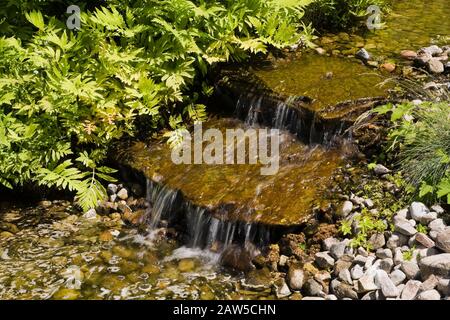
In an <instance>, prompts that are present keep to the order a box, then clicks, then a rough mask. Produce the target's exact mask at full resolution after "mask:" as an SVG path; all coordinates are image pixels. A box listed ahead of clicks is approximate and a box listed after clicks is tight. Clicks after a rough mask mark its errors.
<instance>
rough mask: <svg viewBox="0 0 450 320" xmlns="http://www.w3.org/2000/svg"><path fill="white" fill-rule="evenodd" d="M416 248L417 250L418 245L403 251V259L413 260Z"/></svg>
mask: <svg viewBox="0 0 450 320" xmlns="http://www.w3.org/2000/svg"><path fill="white" fill-rule="evenodd" d="M414 250H416V246H414V245H413V246H412V247H411V248H410V249H409V250H406V251H405V252H403V260H405V261H411V260H412V258H413V257H414Z"/></svg>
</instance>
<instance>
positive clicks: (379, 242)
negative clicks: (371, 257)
mask: <svg viewBox="0 0 450 320" xmlns="http://www.w3.org/2000/svg"><path fill="white" fill-rule="evenodd" d="M369 244H371V245H372V248H373V249H374V250H377V249H380V248H383V247H384V245H385V244H386V240H385V238H384V234H382V233H374V234H373V235H371V236H370V238H369Z"/></svg>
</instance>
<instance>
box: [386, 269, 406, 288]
mask: <svg viewBox="0 0 450 320" xmlns="http://www.w3.org/2000/svg"><path fill="white" fill-rule="evenodd" d="M389 277H390V278H391V280H392V282H393V283H394V284H395V285H396V286H398V285H399V284H401V283H403V281H405V279H406V275H405V273H404V272H403V271H401V270H399V269H397V270H394V271H392V272H391V274H390V275H389Z"/></svg>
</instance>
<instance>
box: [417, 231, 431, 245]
mask: <svg viewBox="0 0 450 320" xmlns="http://www.w3.org/2000/svg"><path fill="white" fill-rule="evenodd" d="M414 241H415V242H417V243H419V244H421V245H422V246H424V247H425V248H433V247H434V246H435V243H434V241H433V240H431V239H430V237H428V236H427V235H426V234H423V233H420V232H419V233H417V234H415V235H414Z"/></svg>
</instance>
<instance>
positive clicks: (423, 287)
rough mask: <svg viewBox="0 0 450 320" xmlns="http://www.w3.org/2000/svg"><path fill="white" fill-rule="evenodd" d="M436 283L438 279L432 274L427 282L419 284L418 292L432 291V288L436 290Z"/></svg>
mask: <svg viewBox="0 0 450 320" xmlns="http://www.w3.org/2000/svg"><path fill="white" fill-rule="evenodd" d="M438 283H439V278H438V277H436V276H435V275H434V274H432V275H431V276H429V277H428V279H427V280H425V281H424V282H423V283H422V284H421V286H420V290H421V291H427V290H433V289H434V288H436V286H437V285H438Z"/></svg>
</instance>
